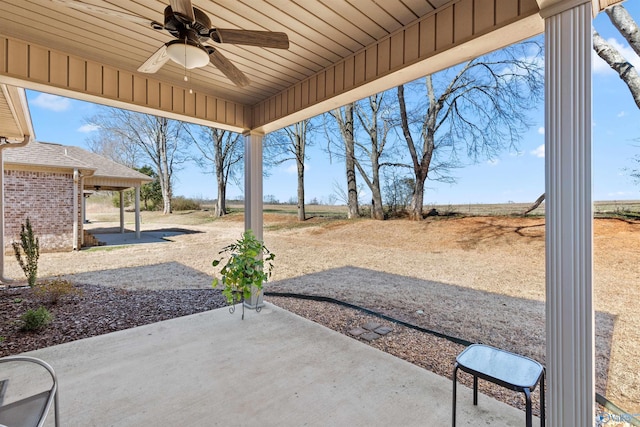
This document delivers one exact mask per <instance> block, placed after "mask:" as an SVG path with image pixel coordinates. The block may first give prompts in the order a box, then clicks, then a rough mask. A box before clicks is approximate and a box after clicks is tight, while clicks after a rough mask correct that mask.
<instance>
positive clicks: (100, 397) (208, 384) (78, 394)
mask: <svg viewBox="0 0 640 427" xmlns="http://www.w3.org/2000/svg"><path fill="white" fill-rule="evenodd" d="M240 310H241V309H240V308H239V309H238V311H236V313H235V314H233V315H232V314H230V313H229V311H228V310H227V309H226V308H224V309H218V310H213V311H209V312H204V313H199V314H195V315H191V316H187V317H182V318H177V319H173V320H168V321H164V322H160V323H155V324H151V325H146V326H142V327H138V328H134V329H129V330H125V331H120V332H115V333H111V334H107V335H102V336H98V337H93V338H88V339H84V340H80V341H75V342H71V343H67V344H62V345H58V346H54V347H49V348H46V349H42V350H38V351H34V352H30V353H28V354H29V355H32V356H35V357H39V358H42V359H44V360H46V361H48V362H49V363H50V364H51V365H52V366H53V367H54V369H55V370H56V373H57V375H58V379H59V390H60V418H61V425H63V426H82V427H88V426H101V427H103V426H136V427H141V426H159V425H170V426H217V425H221V426H302V425H306V426H440V425H450V424H451V392H452V385H451V380H449V379H446V378H443V377H440V376H438V375H435V374H433V373H431V372H429V371H426V370H424V369H422V368H419V367H417V366H415V365H413V364H411V363H408V362H406V361H404V360H401V359H398V358H396V357H393V356H391V355H389V354H387V353H384V352H382V351H379V350H377V349H375V348H372V347H370V346H368V345H366V344H363V343H361V342H359V341H357V340H355V339H353V338H350V337H347V336H344V335H342V334H340V333H337V332H335V331H332V330H330V329H327V328H325V327H323V326H320V325H317V324H315V323H313V322H311V321H309V320H307V319H304V318H301V317H298V316H296V315H294V314H292V313H289V312H287V311H285V310H282V309H280V308H278V307H275V306H273V305H271V304H267V305H266V307H265V308H263V310H262V311H261V312H260V313H255V312H254V311H247V312H246V316H245V320H244V321H243V320H241V319H240V316H241V313H240ZM452 365H453V361H452ZM27 383H28V384H32V383H31V382H30V381H27ZM13 387H17V386H16V385H15V384H14V385H13ZM8 392H9V391H8ZM471 394H472V393H471V390H469V389H468V388H466V387H462V386H459V388H458V425H460V426H478V425H492V426H522V425H524V413H523V412H522V411H519V410H517V409H515V408H512V407H510V406H508V405H505V404H503V403H501V402H498V401H496V400H493V399H491V398H489V397H486V396H484V395H481V396H480V398H479V405H478V406H477V407H474V406H473V405H472V396H471ZM13 395H14V394H13V392H9V393H8V396H7V398H8V400H11V398H12V396H13ZM52 411H53V410H52ZM535 422H536V421H534V423H535ZM47 425H50V426H52V425H53V413H52V412H50V414H49V417H48V419H47Z"/></svg>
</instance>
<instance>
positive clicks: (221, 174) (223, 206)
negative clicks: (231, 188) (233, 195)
mask: <svg viewBox="0 0 640 427" xmlns="http://www.w3.org/2000/svg"><path fill="white" fill-rule="evenodd" d="M211 132H212V140H213V146H214V147H213V148H214V153H215V154H214V159H213V160H214V163H215V166H216V182H217V184H218V201H217V202H216V212H215V214H216V216H217V217H223V216H225V215H226V214H227V202H226V200H227V180H226V179H225V173H226V172H227V171H226V170H225V167H224V161H225V156H224V152H223V147H222V145H223V143H224V136H225V131H221V132H216V131H214V130H212V131H211Z"/></svg>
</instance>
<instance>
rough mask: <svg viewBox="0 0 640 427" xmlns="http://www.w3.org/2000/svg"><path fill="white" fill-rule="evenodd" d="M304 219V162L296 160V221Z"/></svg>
mask: <svg viewBox="0 0 640 427" xmlns="http://www.w3.org/2000/svg"><path fill="white" fill-rule="evenodd" d="M306 219H307V217H306V214H305V210H304V163H300V162H298V221H304V220H306Z"/></svg>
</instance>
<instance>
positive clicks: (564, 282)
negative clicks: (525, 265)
mask: <svg viewBox="0 0 640 427" xmlns="http://www.w3.org/2000/svg"><path fill="white" fill-rule="evenodd" d="M540 14H541V15H542V17H543V18H545V44H546V53H545V79H546V85H545V156H546V162H545V163H546V165H545V178H546V184H545V187H546V188H545V191H546V332H547V354H546V365H547V378H548V396H549V399H548V400H547V402H548V406H549V408H548V410H547V417H548V424H547V425H549V426H552V427H563V426H593V425H594V422H595V402H594V400H595V368H594V358H595V357H594V353H595V352H594V310H593V282H592V279H593V207H592V178H591V146H592V140H591V117H592V112H591V110H592V105H591V104H592V99H591V54H592V39H591V36H592V35H591V31H592V30H591V22H592V8H591V1H588V0H582V1H580V0H576V1H570V2H564V3H561V4H559V5H557V6H552V7H550V8H548V9H545V10H542V11H541V12H540Z"/></svg>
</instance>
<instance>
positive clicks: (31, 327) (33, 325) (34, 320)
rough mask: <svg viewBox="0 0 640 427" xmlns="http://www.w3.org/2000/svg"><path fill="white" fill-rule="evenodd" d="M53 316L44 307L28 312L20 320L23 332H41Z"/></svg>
mask: <svg viewBox="0 0 640 427" xmlns="http://www.w3.org/2000/svg"><path fill="white" fill-rule="evenodd" d="M52 319H53V316H52V315H51V313H49V310H47V309H46V308H44V307H42V306H41V307H38V308H37V309H36V310H33V309H31V310H28V311H27V312H26V313H24V314H23V315H22V316H20V320H21V321H22V328H21V329H22V330H23V331H39V330H41V329H44V328H45V327H46V326H47V325H48V324H49V323H51V320H52Z"/></svg>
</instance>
